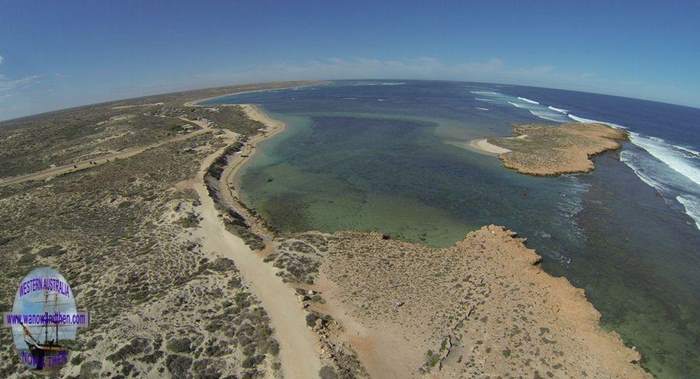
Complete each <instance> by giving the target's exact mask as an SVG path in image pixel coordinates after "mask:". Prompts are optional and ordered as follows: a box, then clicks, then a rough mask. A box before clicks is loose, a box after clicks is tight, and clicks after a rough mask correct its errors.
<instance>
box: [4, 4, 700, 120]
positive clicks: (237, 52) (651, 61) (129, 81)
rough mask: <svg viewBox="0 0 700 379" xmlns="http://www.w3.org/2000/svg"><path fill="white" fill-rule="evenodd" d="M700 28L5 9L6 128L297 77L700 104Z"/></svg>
mask: <svg viewBox="0 0 700 379" xmlns="http://www.w3.org/2000/svg"><path fill="white" fill-rule="evenodd" d="M588 3H590V4H588ZM698 20H700V2H697V1H694V2H668V4H664V3H663V2H648V3H647V2H643V1H641V2H640V1H628V2H625V1H619V2H612V1H600V2H580V1H576V2H574V1H571V2H570V1H556V2H555V1H551V2H544V1H539V2H527V1H517V2H515V1H514V2H506V1H500V2H498V1H493V2H485V1H479V2H464V1H454V2H452V1H434V2H426V1H420V2H393V1H381V2H380V1H367V2H365V1H360V0H355V1H346V2H334V1H264V0H258V1H226V2H224V1H215V2H202V1H200V2H181V1H167V2H166V1H162V2H161V1H109V2H108V1H102V2H98V1H85V2H81V1H65V2H63V1H40V2H34V1H26V0H22V1H3V0H0V57H2V58H0V119H8V118H13V117H18V116H22V115H27V114H33V113H38V112H43V111H48V110H52V109H59V108H64V107H67V106H74V105H80V104H88V103H94V102H99V101H105V100H110V99H119V98H125V97H133V96H139V95H145V94H153V93H161V92H168V91H173V90H181V89H189V88H200V87H207V86H215V85H225V84H230V83H247V82H256V81H267V80H283V79H342V78H402V79H409V78H416V79H423V78H425V79H453V80H474V81H492V82H503V83H514V84H526V85H536V86H543V87H555V88H565V89H575V90H583V91H589V92H598V93H608V94H615V95H622V96H629V97H636V98H645V99H652V100H659V101H665V102H670V103H676V104H683V105H690V106H695V107H700V72H698V71H699V70H698V68H699V67H700V21H698Z"/></svg>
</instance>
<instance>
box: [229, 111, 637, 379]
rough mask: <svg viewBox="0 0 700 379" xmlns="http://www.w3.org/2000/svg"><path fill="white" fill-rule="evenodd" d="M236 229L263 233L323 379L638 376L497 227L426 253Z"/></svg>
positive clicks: (375, 241)
mask: <svg viewBox="0 0 700 379" xmlns="http://www.w3.org/2000/svg"><path fill="white" fill-rule="evenodd" d="M249 116H250V115H249ZM258 116H259V115H258ZM254 117H255V116H254ZM260 120H261V119H260V118H259V117H257V121H260ZM264 121H267V120H264ZM520 130H525V129H520ZM528 130H529V131H531V130H532V129H528ZM603 138H608V137H603ZM521 139H522V138H521ZM258 142H259V140H258ZM613 142H614V141H613ZM610 148H612V147H610ZM607 149H608V148H605V149H604V150H607ZM604 150H603V151H604ZM245 159H250V157H246V158H245ZM240 166H242V164H239V166H238V167H240ZM230 190H231V194H232V195H233V197H234V198H235V199H237V201H238V202H239V203H240V200H238V199H239V196H238V193H237V192H236V191H237V189H235V188H232V189H230ZM239 206H242V207H244V204H242V203H240V204H239ZM246 209H247V207H246ZM246 216H247V217H250V216H251V214H250V213H247V214H246ZM247 222H248V223H249V224H250V225H251V227H255V228H256V230H257V231H264V232H263V233H265V234H266V235H265V236H264V237H263V238H264V239H265V240H266V241H270V242H269V244H268V246H266V248H265V250H264V251H263V254H264V256H265V259H264V260H265V261H266V262H268V263H269V264H272V265H273V266H274V267H276V268H277V269H279V272H278V276H280V277H282V279H283V281H285V282H287V283H288V284H289V285H290V286H292V287H293V288H295V290H296V291H297V294H298V296H299V301H300V306H302V307H304V308H305V309H306V310H307V312H308V316H307V325H308V327H310V328H311V329H312V330H313V331H314V332H315V333H316V334H317V336H318V337H319V346H320V353H321V359H322V362H323V364H324V370H326V374H327V375H329V376H328V377H335V376H331V375H336V376H340V377H383V376H386V375H398V376H399V377H422V376H428V377H473V376H475V375H476V376H478V375H492V374H502V375H505V374H512V373H514V372H517V373H521V374H527V375H534V376H535V377H548V376H550V377H551V376H555V377H567V376H568V377H570V376H581V375H586V376H589V377H610V378H632V377H635V378H643V377H648V376H649V375H648V373H646V372H645V371H644V370H643V369H642V368H641V366H640V365H639V361H640V355H639V353H638V352H636V351H635V350H633V349H630V348H627V347H625V346H624V343H623V342H622V341H621V340H620V338H619V337H618V336H617V334H615V333H613V332H606V331H603V330H602V329H601V328H600V326H599V319H600V314H599V313H598V312H597V311H596V310H595V308H594V307H593V306H592V305H591V304H590V303H589V302H588V301H587V299H586V298H585V295H584V293H583V290H581V289H577V288H575V287H573V286H572V285H571V284H570V283H569V282H568V281H567V280H566V279H564V278H554V277H552V276H550V275H548V274H546V273H545V272H544V271H542V270H541V268H540V267H539V265H538V264H539V262H540V260H541V258H540V257H539V256H538V255H537V254H536V253H535V252H534V251H533V250H531V249H528V248H527V247H525V245H524V240H523V239H520V238H517V236H516V235H515V233H513V232H511V231H509V230H506V229H504V228H502V227H498V226H493V225H491V226H485V227H483V228H482V229H480V230H478V231H475V232H472V233H470V234H468V235H467V236H466V237H465V239H464V240H463V241H461V242H459V243H457V244H456V245H455V246H453V247H450V248H447V249H433V248H430V247H427V246H423V245H420V244H410V243H406V242H400V241H395V240H392V239H391V237H390V236H387V235H382V234H377V233H358V232H338V233H334V234H325V233H318V232H307V233H300V234H295V235H281V234H279V233H274V232H272V231H270V230H269V229H268V228H267V227H266V225H265V223H264V220H262V218H261V217H259V216H257V215H255V217H254V218H253V219H247Z"/></svg>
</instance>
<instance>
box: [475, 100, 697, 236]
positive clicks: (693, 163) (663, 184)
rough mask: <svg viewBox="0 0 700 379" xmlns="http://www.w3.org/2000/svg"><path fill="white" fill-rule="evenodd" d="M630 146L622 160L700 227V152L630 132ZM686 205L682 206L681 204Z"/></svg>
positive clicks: (521, 105) (557, 118)
mask: <svg viewBox="0 0 700 379" xmlns="http://www.w3.org/2000/svg"><path fill="white" fill-rule="evenodd" d="M470 92H471V93H472V94H474V95H478V96H479V97H477V98H476V99H477V100H481V101H486V102H490V103H494V104H502V105H511V106H513V107H515V108H518V109H523V110H527V111H528V112H530V114H532V115H533V116H535V117H538V118H541V119H544V120H548V121H554V122H560V123H564V122H571V121H572V120H573V121H576V122H580V123H598V124H605V125H609V126H610V127H613V128H620V129H628V128H627V127H626V126H624V125H620V124H616V123H613V122H609V121H600V120H594V119H589V118H585V117H580V116H577V115H575V114H571V113H569V111H568V110H566V109H562V108H556V107H552V106H547V105H542V104H540V103H539V102H538V101H535V100H532V99H528V98H524V97H516V96H510V95H506V94H503V93H500V92H494V91H470ZM629 135H630V142H631V143H632V144H633V145H634V147H632V146H629V147H627V148H625V149H624V150H623V151H622V152H621V153H620V160H621V161H622V162H623V163H625V165H627V166H628V167H629V168H631V169H632V171H634V173H635V174H636V175H637V177H639V179H641V180H642V181H643V182H644V183H646V184H647V185H649V186H650V187H652V188H654V189H656V190H657V191H658V192H659V194H661V195H662V197H663V198H664V199H666V200H667V202H669V201H670V202H673V203H674V204H675V205H674V206H673V207H675V208H678V209H679V211H680V208H683V210H684V212H685V213H686V214H687V215H688V216H690V217H691V218H692V219H693V220H694V221H695V224H696V226H697V227H698V229H700V152H698V151H696V150H694V149H692V148H690V147H686V146H680V145H674V144H672V143H669V142H668V141H666V140H664V139H662V138H658V137H654V136H646V135H643V134H640V133H637V132H632V131H630V132H629ZM681 205H682V207H681Z"/></svg>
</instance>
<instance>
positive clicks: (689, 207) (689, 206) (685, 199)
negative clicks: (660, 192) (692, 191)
mask: <svg viewBox="0 0 700 379" xmlns="http://www.w3.org/2000/svg"><path fill="white" fill-rule="evenodd" d="M676 200H678V202H679V203H681V204H682V205H683V208H685V213H686V214H687V215H688V216H690V217H691V218H692V219H693V220H695V226H696V227H697V228H698V230H700V199H698V198H697V197H695V196H691V195H679V196H677V197H676Z"/></svg>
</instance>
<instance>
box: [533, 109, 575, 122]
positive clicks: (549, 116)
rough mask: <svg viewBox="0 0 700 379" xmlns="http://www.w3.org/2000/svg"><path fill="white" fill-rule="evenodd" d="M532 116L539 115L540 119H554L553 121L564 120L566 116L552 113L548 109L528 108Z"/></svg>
mask: <svg viewBox="0 0 700 379" xmlns="http://www.w3.org/2000/svg"><path fill="white" fill-rule="evenodd" d="M528 110H529V111H530V113H531V114H532V115H533V116H536V117H539V118H541V119H545V120H549V121H554V122H566V121H567V120H566V118H564V117H562V116H561V115H559V114H558V113H552V112H548V111H540V110H535V109H528Z"/></svg>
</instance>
